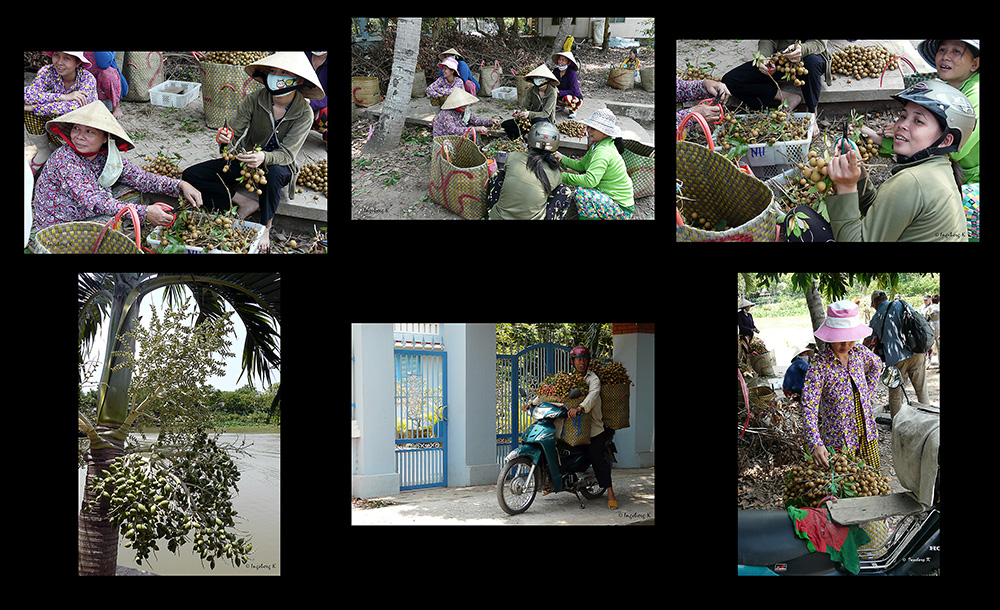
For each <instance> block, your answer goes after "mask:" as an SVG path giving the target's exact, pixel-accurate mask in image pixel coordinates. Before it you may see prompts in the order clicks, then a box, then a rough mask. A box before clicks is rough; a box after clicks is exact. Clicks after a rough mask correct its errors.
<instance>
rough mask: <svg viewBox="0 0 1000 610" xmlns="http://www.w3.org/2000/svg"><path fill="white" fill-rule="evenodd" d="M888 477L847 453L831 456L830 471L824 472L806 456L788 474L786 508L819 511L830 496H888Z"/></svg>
mask: <svg viewBox="0 0 1000 610" xmlns="http://www.w3.org/2000/svg"><path fill="white" fill-rule="evenodd" d="M888 493H889V477H885V476H882V474H881V473H879V472H876V471H875V469H873V468H872V467H871V465H869V464H868V463H867V462H865V460H863V459H862V458H859V457H854V456H853V455H852V454H850V453H847V452H845V451H837V450H833V451H832V452H831V453H830V468H829V469H823V468H821V467H820V465H819V464H816V463H815V462H813V461H812V456H811V455H808V454H806V456H805V458H804V460H803V462H801V463H798V464H795V465H794V466H792V468H791V469H790V470H789V471H788V472H787V473H786V474H785V493H784V496H783V497H782V502H783V505H784V506H785V508H787V507H789V506H795V507H797V508H802V507H806V506H809V507H816V508H818V507H819V506H820V505H821V503H822V502H823V500H824V498H826V497H827V496H837V497H838V498H857V497H863V496H877V495H886V494H888Z"/></svg>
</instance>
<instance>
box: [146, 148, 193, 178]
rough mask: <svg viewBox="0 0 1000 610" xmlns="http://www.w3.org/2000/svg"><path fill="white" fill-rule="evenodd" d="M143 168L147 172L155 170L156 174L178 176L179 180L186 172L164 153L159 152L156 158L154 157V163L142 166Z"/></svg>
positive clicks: (169, 176)
mask: <svg viewBox="0 0 1000 610" xmlns="http://www.w3.org/2000/svg"><path fill="white" fill-rule="evenodd" d="M142 169H144V170H146V171H147V172H153V173H154V174H159V175H161V176H166V177H168V178H177V179H178V180H179V179H180V177H181V174H183V173H184V170H182V169H181V168H179V167H177V165H175V164H174V163H172V162H171V161H170V159H168V158H166V157H164V156H163V153H157V154H156V158H155V159H153V161H152V163H150V164H148V165H144V166H142Z"/></svg>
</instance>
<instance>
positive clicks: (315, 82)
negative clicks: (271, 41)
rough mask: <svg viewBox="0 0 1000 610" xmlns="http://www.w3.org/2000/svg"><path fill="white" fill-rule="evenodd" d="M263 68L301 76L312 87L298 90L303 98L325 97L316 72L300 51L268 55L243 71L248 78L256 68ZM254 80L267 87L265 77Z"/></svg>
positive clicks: (318, 98) (317, 98) (315, 98)
mask: <svg viewBox="0 0 1000 610" xmlns="http://www.w3.org/2000/svg"><path fill="white" fill-rule="evenodd" d="M264 67H270V68H281V69H282V70H288V71H289V72H291V73H292V74H294V75H295V76H301V77H302V78H304V79H306V82H307V83H308V84H309V85H312V86H311V87H304V88H302V89H299V91H301V92H302V95H303V96H304V97H307V98H309V99H311V100H321V99H323V98H324V97H326V93H324V92H323V87H322V86H321V85H320V84H319V77H318V76H316V71H315V70H313V67H312V63H311V62H310V61H309V58H307V57H306V54H305V53H303V52H301V51H281V52H279V53H275V54H274V55H268V56H267V57H265V58H264V59H261V60H258V61H255V62H254V63H252V64H249V65H247V66H246V68H244V70H246V73H247V74H248V75H249V76H254V72H256V71H257V68H264ZM254 80H256V81H257V82H258V83H260V84H262V85H264V86H265V87H267V83H266V82H265V80H266V77H265V78H261V77H259V76H257V77H254Z"/></svg>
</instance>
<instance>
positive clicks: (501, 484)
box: [497, 455, 542, 515]
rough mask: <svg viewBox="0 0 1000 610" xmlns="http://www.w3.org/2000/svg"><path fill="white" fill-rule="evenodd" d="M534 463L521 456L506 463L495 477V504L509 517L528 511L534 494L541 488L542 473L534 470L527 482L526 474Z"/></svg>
mask: <svg viewBox="0 0 1000 610" xmlns="http://www.w3.org/2000/svg"><path fill="white" fill-rule="evenodd" d="M533 463H534V462H532V461H531V458H530V457H528V456H526V455H522V456H519V457H516V458H514V459H513V460H511V461H509V462H507V464H506V466H504V467H503V469H502V470H501V471H500V476H499V477H497V502H498V503H499V504H500V508H502V509H503V510H504V512H505V513H507V514H509V515H519V514H521V513H523V512H524V511H526V510H528V507H529V506H531V503H532V502H534V501H535V494H537V493H538V489H539V488H540V487H541V486H542V471H541V469H540V467H539V468H535V474H534V476H533V477H532V478H531V480H528V473H529V472H531V466H532V464H533Z"/></svg>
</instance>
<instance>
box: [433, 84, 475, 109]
mask: <svg viewBox="0 0 1000 610" xmlns="http://www.w3.org/2000/svg"><path fill="white" fill-rule="evenodd" d="M478 101H479V98H478V97H476V96H474V95H472V94H470V93H466V91H465V90H464V89H455V90H454V91H452V92H451V94H450V95H448V99H447V100H445V102H444V104H443V105H442V106H441V110H451V109H453V108H460V107H462V106H468V105H469V104H475V103H476V102H478Z"/></svg>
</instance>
